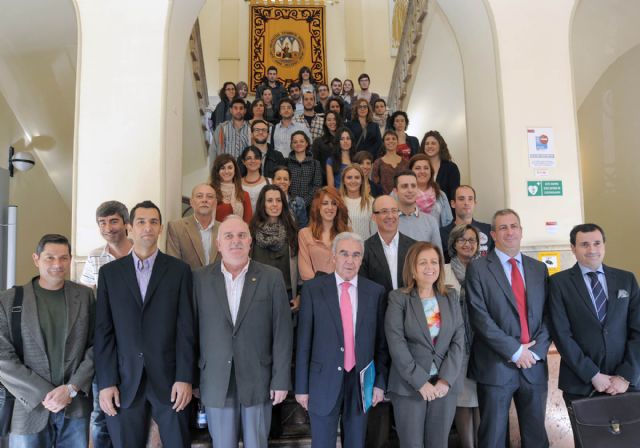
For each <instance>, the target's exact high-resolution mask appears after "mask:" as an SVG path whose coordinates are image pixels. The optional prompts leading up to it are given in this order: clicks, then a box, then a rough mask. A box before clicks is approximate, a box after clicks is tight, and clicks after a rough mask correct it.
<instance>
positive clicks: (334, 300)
mask: <svg viewBox="0 0 640 448" xmlns="http://www.w3.org/2000/svg"><path fill="white" fill-rule="evenodd" d="M363 255H364V243H363V241H362V238H361V237H360V236H359V235H357V234H355V233H351V232H343V233H341V234H339V235H338V236H336V238H335V240H334V242H333V257H334V259H335V263H336V270H335V273H333V274H329V275H325V276H322V277H318V278H315V279H313V280H310V281H308V282H306V283H305V284H304V287H303V290H302V299H301V305H300V312H299V314H298V346H297V352H296V382H295V393H296V400H297V401H298V403H300V404H301V405H302V406H303V407H304V408H305V409H306V410H307V411H309V417H310V420H311V436H312V441H311V446H312V448H328V447H335V446H336V438H337V429H338V421H339V420H340V419H341V420H342V428H343V432H344V433H343V437H344V442H343V446H344V447H345V448H362V447H364V445H365V435H366V426H367V418H366V414H365V413H364V412H363V410H362V403H361V400H360V371H361V370H362V369H364V368H365V367H366V366H367V365H368V364H369V363H370V362H371V361H373V362H374V365H375V370H376V375H375V382H374V390H373V399H372V405H373V406H375V405H376V404H378V403H379V402H380V401H382V399H383V397H384V390H385V387H386V380H387V370H386V368H385V365H386V363H385V360H386V358H387V357H388V352H387V348H386V342H385V337H384V300H383V298H384V293H385V291H384V288H383V287H382V286H380V285H378V284H377V283H374V282H372V281H370V280H367V279H366V278H364V277H360V276H358V270H359V269H360V264H361V263H362V256H363Z"/></svg>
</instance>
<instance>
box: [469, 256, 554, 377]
mask: <svg viewBox="0 0 640 448" xmlns="http://www.w3.org/2000/svg"><path fill="white" fill-rule="evenodd" d="M522 265H523V270H524V273H523V275H524V283H525V287H526V297H527V317H528V324H529V335H530V338H531V341H534V340H535V341H536V344H535V345H534V346H532V347H531V351H532V352H534V353H535V354H536V355H537V356H538V357H539V358H540V361H538V362H537V363H536V364H535V365H534V366H533V367H531V368H529V369H519V368H517V367H516V366H515V364H514V363H512V362H511V357H512V356H513V355H514V354H515V353H516V352H517V351H518V349H519V348H520V345H521V343H520V318H519V314H518V308H517V305H516V298H515V296H514V295H513V291H512V290H511V285H510V284H509V280H508V279H507V276H506V275H505V273H504V269H503V268H502V265H501V264H500V259H499V258H498V256H497V255H496V253H495V251H493V252H491V253H489V255H487V256H486V257H482V258H479V259H476V260H474V261H472V262H471V263H470V264H469V266H468V267H467V275H466V277H465V278H466V282H467V286H466V288H467V289H466V291H467V299H468V305H469V318H470V320H471V327H472V329H473V331H474V338H473V344H472V346H471V360H470V363H469V377H470V378H472V379H475V380H476V381H477V382H479V383H481V384H489V385H493V386H502V385H504V384H507V383H509V382H511V381H515V380H516V379H517V377H518V375H522V376H524V378H525V379H526V380H527V381H529V382H530V383H532V384H543V383H544V384H546V383H547V378H548V374H547V364H546V362H545V360H546V357H547V352H548V351H549V345H551V336H550V334H549V329H548V326H547V316H546V313H545V303H546V299H547V289H548V279H549V274H548V272H547V267H546V266H545V265H544V263H541V262H539V261H537V260H534V259H533V258H530V257H527V256H526V255H522Z"/></svg>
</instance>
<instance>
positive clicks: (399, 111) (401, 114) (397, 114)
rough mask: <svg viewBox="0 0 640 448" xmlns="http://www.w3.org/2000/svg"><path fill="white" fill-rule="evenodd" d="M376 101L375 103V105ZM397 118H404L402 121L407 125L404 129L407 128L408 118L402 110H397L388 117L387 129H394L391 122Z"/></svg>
mask: <svg viewBox="0 0 640 448" xmlns="http://www.w3.org/2000/svg"><path fill="white" fill-rule="evenodd" d="M377 102H378V101H376V103H377ZM397 117H404V121H405V122H406V123H407V125H406V128H408V127H409V116H408V115H407V113H406V112H405V111H403V110H397V111H395V112H394V113H392V114H391V116H390V117H389V126H388V127H389V129H393V130H395V129H396V128H395V127H394V126H393V122H394V121H395V120H396V118H397Z"/></svg>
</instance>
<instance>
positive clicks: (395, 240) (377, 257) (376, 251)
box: [360, 195, 415, 448]
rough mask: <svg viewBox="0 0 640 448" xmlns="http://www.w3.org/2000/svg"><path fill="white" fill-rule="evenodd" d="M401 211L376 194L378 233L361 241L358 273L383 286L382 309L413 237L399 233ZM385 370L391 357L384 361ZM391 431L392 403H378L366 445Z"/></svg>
mask: <svg viewBox="0 0 640 448" xmlns="http://www.w3.org/2000/svg"><path fill="white" fill-rule="evenodd" d="M399 214H400V212H399V210H398V203H397V202H396V200H395V199H393V198H392V197H391V196H387V195H384V196H379V197H378V198H376V200H375V201H374V202H373V221H374V222H375V223H376V225H377V226H378V232H377V233H376V234H374V235H372V236H371V237H369V238H368V239H367V240H366V241H365V242H364V256H363V257H362V265H361V266H360V275H362V276H363V277H365V278H368V279H369V280H371V281H374V282H376V283H379V284H380V285H382V286H383V287H384V291H385V297H384V303H385V309H386V304H387V297H388V295H389V292H391V291H393V290H394V289H398V288H402V287H403V286H405V285H404V281H403V279H402V270H403V269H404V260H405V258H406V257H407V252H408V251H409V248H410V247H411V245H412V244H413V243H415V240H414V239H412V238H409V237H408V236H406V235H404V234H402V233H400V232H398V223H399V218H398V216H399ZM384 362H385V364H386V367H387V370H388V369H389V363H390V359H389V358H387V359H386V360H385V361H384ZM390 431H391V405H390V403H389V402H385V403H381V404H380V406H376V407H375V408H374V409H371V411H369V416H368V424H367V447H370V448H380V447H383V446H384V445H385V443H387V442H388V440H389V432H390Z"/></svg>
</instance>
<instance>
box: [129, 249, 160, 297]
mask: <svg viewBox="0 0 640 448" xmlns="http://www.w3.org/2000/svg"><path fill="white" fill-rule="evenodd" d="M131 255H133V266H134V268H135V269H136V279H137V280H138V287H140V295H141V296H142V301H143V302H144V296H146V295H147V287H148V286H149V280H150V279H151V272H152V271H153V264H154V263H155V262H156V257H157V256H158V249H156V251H155V252H154V253H153V254H151V256H149V257H147V258H145V259H144V260H141V259H140V257H138V255H137V254H136V253H135V251H133V250H132V251H131Z"/></svg>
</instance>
